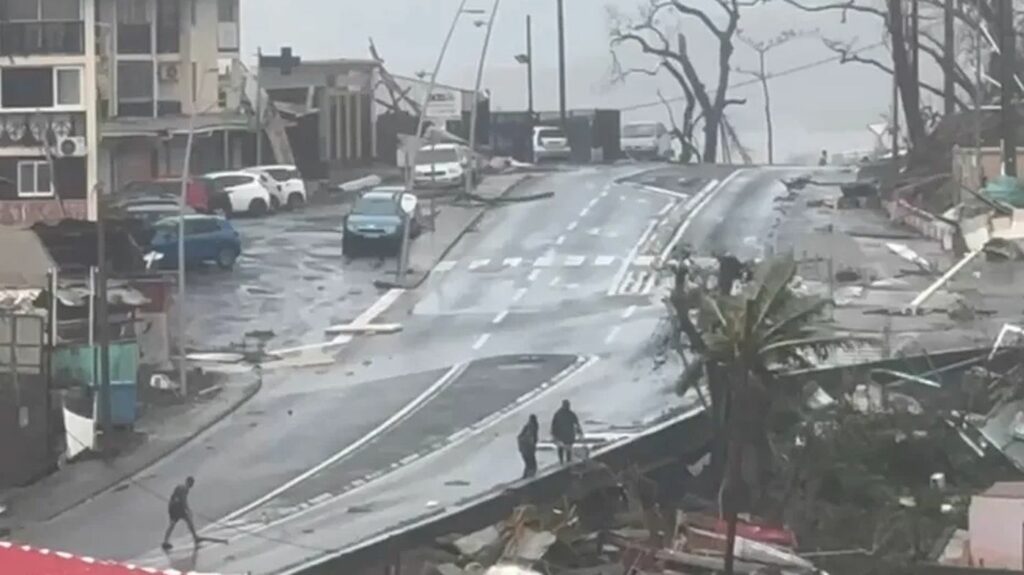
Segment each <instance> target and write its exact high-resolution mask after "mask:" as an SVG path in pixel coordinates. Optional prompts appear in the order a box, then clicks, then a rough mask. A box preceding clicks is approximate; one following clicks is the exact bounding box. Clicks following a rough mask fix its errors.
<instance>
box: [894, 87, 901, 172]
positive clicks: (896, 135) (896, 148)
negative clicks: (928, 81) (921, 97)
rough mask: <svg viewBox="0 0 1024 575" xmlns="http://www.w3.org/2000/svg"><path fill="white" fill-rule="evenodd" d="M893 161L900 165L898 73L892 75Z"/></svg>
mask: <svg viewBox="0 0 1024 575" xmlns="http://www.w3.org/2000/svg"><path fill="white" fill-rule="evenodd" d="M892 161H893V162H895V163H896V165H897V166H898V165H899V161H900V83H899V79H898V78H897V76H896V74H893V75H892Z"/></svg>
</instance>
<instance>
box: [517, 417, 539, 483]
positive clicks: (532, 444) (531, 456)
mask: <svg viewBox="0 0 1024 575" xmlns="http://www.w3.org/2000/svg"><path fill="white" fill-rule="evenodd" d="M539 434H540V423H539V422H538V421H537V416H536V415H533V414H530V419H528V420H527V421H526V425H524V426H523V429H522V430H521V431H520V432H519V437H518V441H519V455H522V456H523V468H524V469H523V479H526V478H528V477H533V476H534V475H536V474H537V439H538V435H539Z"/></svg>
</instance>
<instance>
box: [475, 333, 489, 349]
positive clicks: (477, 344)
mask: <svg viewBox="0 0 1024 575" xmlns="http://www.w3.org/2000/svg"><path fill="white" fill-rule="evenodd" d="M489 339H491V334H489V333H485V334H483V335H481V336H480V337H478V338H476V342H474V343H473V351H477V350H479V349H480V348H481V347H483V346H485V345H487V340H489Z"/></svg>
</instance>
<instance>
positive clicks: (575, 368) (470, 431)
mask: <svg viewBox="0 0 1024 575" xmlns="http://www.w3.org/2000/svg"><path fill="white" fill-rule="evenodd" d="M583 357H586V360H585V361H584V362H583V363H582V364H580V363H579V362H577V363H576V364H574V365H571V366H569V367H568V368H566V369H565V370H563V371H562V372H561V373H559V374H557V375H555V377H553V378H552V379H550V380H549V381H548V382H546V383H544V384H542V385H541V386H540V387H537V388H535V389H534V390H533V391H532V392H527V393H526V394H524V395H530V396H531V397H523V396H520V397H519V398H518V399H516V400H515V402H514V404H513V405H512V407H511V408H510V409H507V410H502V411H498V412H495V413H493V414H492V415H490V416H488V417H485V418H484V419H482V420H480V421H478V422H477V423H476V424H474V425H473V426H471V427H467V428H464V429H463V430H462V431H460V432H458V433H457V434H456V435H459V438H458V441H452V442H449V443H447V444H445V445H443V446H442V447H441V448H440V449H437V450H434V451H432V452H431V453H430V454H429V455H427V456H424V457H421V458H420V459H419V461H424V460H426V459H430V458H431V457H433V456H436V455H437V454H438V453H443V452H445V451H448V450H450V449H452V448H453V447H455V446H457V445H458V444H459V443H461V442H462V441H464V440H465V439H467V438H469V437H472V436H474V435H479V434H481V433H484V432H486V430H487V428H489V427H490V426H492V425H494V424H496V423H498V422H500V421H502V420H504V419H508V418H509V417H512V416H514V415H515V414H517V413H519V412H521V411H522V410H523V409H525V408H526V406H527V405H529V404H531V403H533V402H535V401H537V400H538V399H540V398H542V397H544V396H546V395H549V394H551V393H552V392H553V391H555V390H556V389H559V388H561V387H562V386H563V385H565V384H566V383H567V382H568V381H570V380H572V379H573V378H574V377H576V376H578V375H579V374H581V373H583V372H584V371H586V370H587V369H588V368H590V367H591V366H593V365H594V364H596V363H597V362H598V361H600V358H599V357H598V356H596V355H590V356H581V358H580V359H583ZM696 411H699V409H698V410H696ZM385 475H386V474H385ZM372 483H373V482H367V483H364V484H363V485H361V486H360V487H357V488H354V489H349V490H348V491H345V492H343V493H339V494H337V495H335V496H333V497H331V499H326V500H324V501H322V502H320V503H317V504H315V505H310V506H309V507H307V508H305V509H303V510H301V511H298V512H296V513H293V514H291V515H287V516H285V517H281V518H280V519H277V520H275V521H271V522H269V523H262V524H260V525H258V526H257V527H255V528H254V529H252V530H249V531H245V532H243V533H242V534H241V535H239V536H238V537H239V538H241V537H247V536H252V535H256V534H257V533H261V532H263V531H266V530H267V529H271V528H274V527H277V526H278V525H281V524H283V523H287V522H289V521H293V520H295V519H298V518H299V517H301V516H303V515H306V514H307V513H310V512H313V511H316V510H318V509H320V508H321V507H325V506H327V505H331V504H332V503H334V502H335V501H337V500H339V499H341V498H343V497H348V496H350V495H352V494H353V493H355V492H357V491H359V490H361V489H364V488H365V487H366V486H368V485H372Z"/></svg>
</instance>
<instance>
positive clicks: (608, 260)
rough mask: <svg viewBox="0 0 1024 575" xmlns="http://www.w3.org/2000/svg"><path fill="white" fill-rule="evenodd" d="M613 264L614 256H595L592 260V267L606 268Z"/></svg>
mask: <svg viewBox="0 0 1024 575" xmlns="http://www.w3.org/2000/svg"><path fill="white" fill-rule="evenodd" d="M613 263H615V256H597V258H596V259H594V265H595V266H598V267H607V266H610V265H612V264H613Z"/></svg>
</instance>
